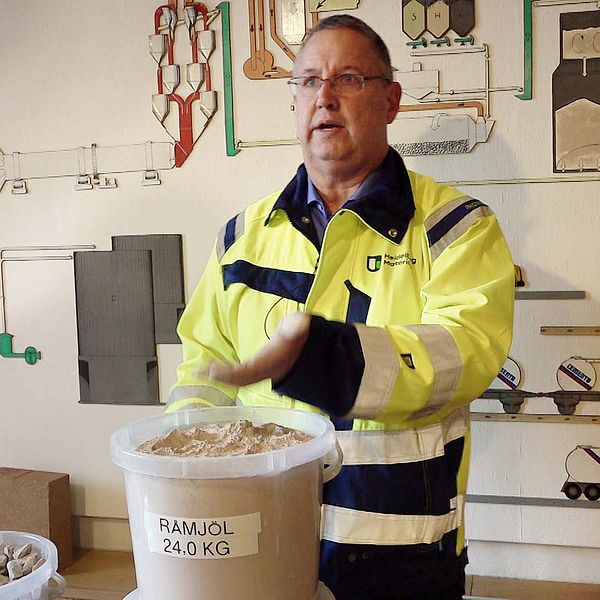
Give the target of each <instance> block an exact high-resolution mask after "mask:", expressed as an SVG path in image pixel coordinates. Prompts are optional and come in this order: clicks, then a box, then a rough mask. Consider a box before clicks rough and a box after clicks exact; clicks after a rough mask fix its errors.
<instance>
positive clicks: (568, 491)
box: [563, 483, 581, 500]
mask: <svg viewBox="0 0 600 600" xmlns="http://www.w3.org/2000/svg"><path fill="white" fill-rule="evenodd" d="M563 492H564V493H565V496H566V497H567V498H569V500H577V498H579V496H581V488H580V487H579V486H578V485H577V484H576V483H567V484H566V485H565V487H564V488H563Z"/></svg>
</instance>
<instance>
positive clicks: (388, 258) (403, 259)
mask: <svg viewBox="0 0 600 600" xmlns="http://www.w3.org/2000/svg"><path fill="white" fill-rule="evenodd" d="M416 262H417V259H416V258H414V257H413V256H412V255H411V254H410V252H401V253H399V254H383V255H382V254H377V255H375V256H367V271H371V273H374V272H375V271H379V269H381V266H382V265H387V266H388V267H397V266H399V265H414V264H416Z"/></svg>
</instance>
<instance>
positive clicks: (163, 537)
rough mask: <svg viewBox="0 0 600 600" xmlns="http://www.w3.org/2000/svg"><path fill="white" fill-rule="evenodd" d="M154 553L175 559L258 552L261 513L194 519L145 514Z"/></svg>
mask: <svg viewBox="0 0 600 600" xmlns="http://www.w3.org/2000/svg"><path fill="white" fill-rule="evenodd" d="M144 524H145V528H146V535H147V536H148V546H149V547H150V551H151V552H155V553H156V554H164V555H165V556H174V557H176V558H195V559H199V558H234V557H236V556H249V555H250V554H257V553H258V534H259V533H260V531H261V523H260V513H252V514H249V515H237V516H235V517H216V518H215V517H211V518H210V519H203V518H200V519H192V518H190V517H173V516H167V515H159V514H157V513H153V512H148V511H144Z"/></svg>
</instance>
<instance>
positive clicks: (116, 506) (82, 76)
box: [0, 0, 600, 583]
mask: <svg viewBox="0 0 600 600" xmlns="http://www.w3.org/2000/svg"><path fill="white" fill-rule="evenodd" d="M231 5H232V6H231V21H232V43H233V71H234V84H235V98H234V106H235V116H236V138H237V139H239V140H242V141H245V142H250V141H256V140H278V139H290V138H293V137H294V136H295V125H294V121H293V113H291V112H290V111H289V110H288V107H289V103H290V97H289V94H288V90H287V86H286V85H285V84H284V83H283V82H282V81H250V80H248V79H246V78H245V77H244V76H243V73H242V65H243V62H244V61H245V60H246V59H247V58H248V56H249V51H248V34H247V28H248V16H247V3H246V2H244V1H243V0H234V1H233V2H231ZM500 5H501V8H499V6H500ZM157 6H158V3H156V2H151V1H150V0H135V2H128V3H123V2H121V1H119V2H117V1H116V0H96V1H94V2H75V1H74V0H50V1H47V2H39V1H36V0H20V1H19V2H10V1H9V0H0V14H2V23H3V28H2V31H3V34H2V36H0V77H1V85H0V124H1V125H0V148H1V149H2V151H3V152H5V153H12V152H15V151H19V152H34V151H45V150H60V149H68V148H77V147H78V146H89V145H90V144H91V143H97V144H98V145H99V146H111V145H120V144H139V143H143V142H144V141H147V140H150V141H154V142H159V141H163V142H166V141H169V138H168V136H167V134H166V133H165V132H164V130H163V129H162V128H161V127H160V125H159V124H158V122H157V121H156V120H155V119H154V117H153V115H152V112H151V105H150V95H151V94H152V93H154V91H155V89H154V83H155V64H154V62H153V61H152V59H151V58H150V56H149V54H148V52H147V35H148V34H149V33H150V32H151V30H152V27H153V24H152V23H153V20H152V16H153V13H154V10H155V8H156V7H157ZM592 6H593V5H591V4H589V3H588V4H587V5H585V4H583V5H580V6H573V7H562V8H559V7H543V8H542V7H539V8H535V9H534V52H535V60H534V64H535V68H534V88H533V89H534V99H533V100H532V101H529V102H524V101H521V100H518V99H517V98H515V96H514V92H504V93H502V92H500V93H496V94H493V95H492V103H491V112H492V118H493V119H494V120H495V121H496V123H495V126H494V129H493V131H492V134H491V136H490V138H489V141H488V142H487V143H485V144H479V145H478V146H476V148H475V150H474V151H473V152H472V153H470V154H462V155H452V156H447V157H423V158H419V159H415V158H408V159H407V160H406V162H407V164H408V166H409V168H413V169H415V170H419V171H422V172H425V173H428V174H430V175H432V176H434V177H435V178H437V179H438V180H442V181H459V182H462V183H461V184H459V187H461V188H462V189H464V191H465V192H466V193H468V194H471V195H473V196H476V197H478V198H481V199H482V200H483V201H485V202H487V203H488V204H489V205H490V206H491V207H492V208H493V209H494V210H495V211H496V213H497V214H498V216H499V219H500V221H501V223H502V226H503V229H504V231H505V234H506V237H507V239H508V240H509V243H510V246H511V249H512V252H513V257H514V260H515V262H516V263H518V264H519V265H521V266H522V267H523V268H524V271H525V275H526V279H527V282H528V284H529V288H528V289H536V290H564V289H575V290H585V291H586V292H587V296H586V299H585V300H578V301H554V302H541V301H520V302H517V311H516V319H515V341H514V344H513V349H512V352H511V355H512V356H513V357H514V358H515V359H516V360H517V361H518V362H519V363H520V364H521V366H522V368H523V371H524V377H523V384H522V387H523V388H525V389H527V390H532V391H549V390H553V389H555V388H556V382H555V376H554V373H555V371H556V368H557V367H558V365H559V364H560V363H561V362H562V361H563V360H564V359H565V358H567V357H569V356H571V355H573V354H579V355H583V356H599V355H600V348H599V346H598V341H597V340H598V338H597V337H596V338H594V337H585V338H583V337H577V338H574V337H547V336H540V335H539V327H540V326H541V325H557V324H564V325H574V324H575V325H577V324H579V325H594V324H595V325H597V322H598V308H599V307H598V298H599V297H600V283H599V279H598V277H597V274H598V271H599V260H600V256H599V255H600V253H599V252H598V241H597V240H598V233H597V223H598V220H599V219H600V205H599V204H598V196H599V192H600V183H599V182H598V181H593V182H588V183H582V182H577V183H562V182H558V181H552V182H547V183H529V184H523V183H513V184H497V183H495V184H487V185H473V182H474V181H476V182H480V183H485V182H486V181H488V182H489V181H491V180H497V179H509V180H513V179H517V178H526V179H535V178H545V177H550V176H553V174H552V168H551V164H552V150H551V140H552V129H551V117H552V112H551V75H552V71H553V70H554V68H555V67H556V65H557V63H558V39H559V34H558V14H559V12H560V11H561V10H563V11H567V10H582V9H585V8H588V9H589V8H591V7H592ZM399 7H400V2H398V1H397V0H363V1H362V2H361V3H360V6H359V10H357V11H356V12H355V13H354V14H356V15H357V16H360V17H363V18H364V19H365V20H367V21H368V22H370V23H371V24H372V25H373V26H375V28H377V29H378V30H379V31H380V32H381V33H382V34H383V37H384V38H385V39H386V41H387V42H388V43H389V45H390V50H391V53H392V59H393V63H394V65H395V66H396V67H397V68H398V69H399V70H400V71H408V70H410V69H411V64H412V62H414V61H415V60H419V61H420V62H422V63H423V65H424V68H439V69H441V70H442V75H441V85H442V87H443V88H445V89H449V88H461V87H468V86H472V85H475V86H477V85H481V84H482V81H480V78H479V74H480V73H481V70H480V68H481V64H480V63H477V62H476V60H477V59H475V58H473V57H468V58H464V60H462V59H460V60H458V61H457V60H456V59H450V58H442V59H433V58H427V59H415V58H411V57H410V56H409V54H408V52H409V50H408V49H407V47H406V45H405V42H406V38H405V36H404V35H403V34H402V30H401V18H400V14H399V11H400V8H399ZM476 7H477V8H476V10H477V22H478V25H477V27H476V29H475V31H474V33H475V36H476V39H477V42H478V43H481V42H485V43H487V44H489V47H490V56H491V78H492V85H494V86H504V85H509V86H510V85H520V84H521V83H522V78H523V67H522V47H521V46H522V15H521V10H522V2H520V1H519V0H510V1H507V2H502V3H495V2H483V0H478V1H477V2H476ZM209 8H212V5H209ZM214 27H215V29H216V30H217V32H218V33H217V48H218V49H220V43H221V39H220V27H221V24H220V20H219V19H217V20H216V21H215V25H214ZM268 44H269V48H270V49H271V51H272V52H273V53H274V55H275V56H276V64H279V65H280V66H283V67H286V68H289V67H290V66H291V63H290V62H289V61H288V59H286V57H285V56H284V55H283V53H282V52H281V51H280V50H279V49H278V48H277V47H275V45H274V44H273V42H272V41H269V42H268ZM473 61H475V62H473ZM211 65H212V67H213V84H214V89H217V90H218V92H219V104H220V109H219V112H218V113H217V115H216V116H215V118H214V119H213V121H212V123H211V124H210V125H209V127H208V128H207V130H206V132H205V133H204V135H203V136H202V138H201V140H200V141H199V142H198V144H197V146H196V148H195V150H194V151H193V153H192V155H191V156H190V158H189V159H188V160H187V162H186V163H185V165H184V166H183V167H182V168H179V169H173V170H171V171H164V172H162V173H161V176H162V185H161V186H157V187H142V186H141V185H140V180H141V176H142V175H141V173H123V174H118V175H116V177H117V180H118V184H119V187H118V188H117V189H114V190H100V189H95V190H93V191H85V192H76V191H74V189H73V185H74V180H73V178H72V177H66V178H54V179H39V180H31V181H29V182H28V186H29V190H30V193H29V194H28V195H25V196H16V195H12V194H11V193H10V182H9V183H8V184H7V185H6V186H5V187H4V188H3V189H2V191H0V247H6V246H33V245H36V246H37V245H60V244H94V245H95V246H96V247H97V249H98V250H108V249H110V237H111V236H112V235H124V234H145V233H179V234H182V235H183V236H184V262H185V283H186V294H187V295H188V297H189V294H191V292H192V291H193V288H194V286H195V284H196V282H197V281H198V279H199V277H200V274H201V272H202V269H203V266H204V264H205V261H206V259H207V256H208V253H209V251H210V248H211V245H212V243H213V240H214V237H215V235H216V232H217V231H218V228H219V227H220V226H221V224H222V223H224V222H225V221H227V220H228V219H229V218H230V217H231V216H232V215H234V214H235V213H237V212H238V211H239V210H241V209H242V208H243V207H244V206H246V205H247V204H248V203H250V202H252V201H254V200H256V199H258V198H260V197H261V196H262V195H264V194H266V193H268V192H271V191H273V190H274V189H276V188H278V187H281V186H283V185H284V184H285V183H286V182H287V181H288V179H289V178H290V177H291V175H292V174H293V172H294V171H295V168H296V166H297V164H298V163H299V162H300V160H301V157H300V151H299V148H298V146H294V145H292V146H275V147H268V148H257V149H245V150H242V151H241V152H240V154H238V155H237V156H236V157H233V158H232V157H227V156H226V154H225V141H224V112H223V110H222V105H223V95H222V89H223V84H222V81H223V80H222V73H221V53H220V50H217V52H215V54H214V56H213V58H212V59H211ZM400 80H401V76H400ZM401 126H402V123H400V122H399V123H396V124H394V127H401ZM468 182H471V183H468ZM5 267H6V268H5V287H6V295H7V320H8V331H10V332H11V333H13V334H14V335H15V339H14V343H15V350H22V348H23V347H24V346H27V345H34V346H36V347H39V348H40V349H41V350H42V352H43V360H41V361H40V362H39V363H38V364H36V365H35V366H29V365H27V364H25V362H24V361H23V360H9V359H4V358H0V403H1V411H2V412H1V413H0V414H1V417H0V463H2V465H6V466H14V467H28V468H36V469H43V470H55V471H61V472H67V473H70V475H71V479H72V483H73V512H74V513H75V514H76V515H77V517H76V537H77V540H78V542H79V543H80V544H81V545H83V546H93V547H97V548H109V549H126V548H128V547H129V544H130V541H129V535H128V528H127V521H126V520H125V519H126V516H127V511H126V506H125V499H124V489H123V482H122V477H121V473H120V472H119V470H118V469H117V468H116V467H114V466H113V465H112V464H111V462H110V458H109V452H108V438H109V436H110V434H111V433H112V432H113V431H114V430H115V429H116V428H118V427H119V426H121V425H123V424H125V423H128V422H131V421H133V420H138V419H141V418H144V417H146V416H149V415H152V414H157V413H159V412H160V411H161V410H162V409H161V408H160V407H139V406H137V407H136V406H105V405H100V406H90V405H82V404H79V403H78V400H79V390H78V372H77V330H76V319H75V297H74V282H73V270H72V263H71V262H52V263H49V262H36V263H28V264H17V263H6V264H5ZM179 358H180V347H179V346H169V345H162V346H160V347H159V360H160V384H161V394H162V398H163V400H165V399H166V396H167V392H168V389H169V387H170V386H171V385H172V383H173V382H174V368H175V365H176V364H177V362H178V360H179ZM475 408H477V410H487V411H498V410H500V408H499V405H498V403H496V402H493V401H478V402H477V403H476V404H475ZM526 409H527V411H529V412H554V413H555V412H556V410H555V408H554V406H553V405H552V403H551V400H549V399H547V398H546V399H543V400H536V401H530V402H529V403H528V404H527V406H526ZM579 412H584V413H586V414H590V413H594V414H597V413H598V410H597V409H596V407H595V406H594V405H589V406H580V407H579ZM473 440H474V443H473V460H472V478H471V483H470V492H471V493H473V494H493V495H509V496H524V497H546V498H560V497H561V494H560V487H561V485H562V482H563V481H564V478H565V474H564V468H563V461H564V457H565V455H566V454H567V452H568V451H569V450H570V449H571V448H573V447H574V446H575V445H576V444H591V445H600V433H599V430H598V428H597V426H595V425H580V424H548V423H540V424H528V423H475V424H474V437H473ZM596 515H597V513H596V512H595V511H594V510H584V509H576V508H559V509H557V508H543V507H531V506H528V507H518V506H517V507H516V506H509V507H507V506H495V505H483V504H474V505H471V506H470V507H469V509H468V516H469V518H470V520H469V525H468V532H469V537H470V539H471V549H472V551H471V561H472V564H471V567H470V569H471V572H473V573H477V574H482V575H497V576H510V577H523V578H542V579H556V580H566V581H582V582H595V583H598V582H600V575H599V574H598V570H597V569H595V568H593V566H592V561H595V562H594V565H595V564H597V560H598V558H600V550H599V548H600V541H599V540H600V535H599V534H600V526H599V525H598V519H597V518H596Z"/></svg>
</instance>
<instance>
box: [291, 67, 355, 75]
mask: <svg viewBox="0 0 600 600" xmlns="http://www.w3.org/2000/svg"><path fill="white" fill-rule="evenodd" d="M348 71H356V72H357V73H362V70H361V68H360V67H357V66H356V65H344V66H343V67H342V68H341V69H340V70H339V72H338V73H347V72H348ZM318 72H320V69H317V68H315V67H305V68H304V69H302V70H301V71H299V72H298V75H315V74H316V73H318Z"/></svg>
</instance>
